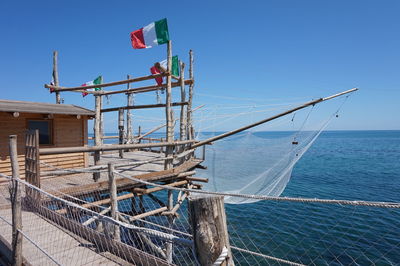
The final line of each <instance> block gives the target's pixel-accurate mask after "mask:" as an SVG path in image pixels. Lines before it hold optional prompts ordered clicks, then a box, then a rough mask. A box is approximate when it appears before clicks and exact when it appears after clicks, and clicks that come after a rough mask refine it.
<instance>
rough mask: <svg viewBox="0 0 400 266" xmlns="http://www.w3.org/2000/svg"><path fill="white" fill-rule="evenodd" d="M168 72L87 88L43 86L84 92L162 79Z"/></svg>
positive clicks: (55, 89) (56, 89) (54, 89)
mask: <svg viewBox="0 0 400 266" xmlns="http://www.w3.org/2000/svg"><path fill="white" fill-rule="evenodd" d="M168 75H169V73H168V72H164V73H160V74H155V75H148V76H143V77H138V78H133V79H126V80H120V81H114V82H108V83H103V84H96V85H89V86H78V87H70V88H67V87H61V86H54V85H50V84H45V85H44V87H45V88H48V89H51V90H53V91H55V92H56V91H76V90H85V89H94V88H104V87H111V86H116V85H122V84H127V83H133V82H139V81H144V80H149V79H155V78H158V77H164V76H168Z"/></svg>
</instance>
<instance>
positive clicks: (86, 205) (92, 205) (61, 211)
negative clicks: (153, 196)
mask: <svg viewBox="0 0 400 266" xmlns="http://www.w3.org/2000/svg"><path fill="white" fill-rule="evenodd" d="M187 183H188V181H186V180H183V181H178V182H174V183H171V184H168V186H171V187H178V186H182V185H186V184H187ZM163 189H164V188H161V187H155V188H151V189H138V188H136V189H134V192H135V193H127V194H124V195H121V196H118V197H117V201H121V200H126V199H130V198H133V197H135V196H142V195H146V194H150V193H153V192H156V191H160V190H163ZM110 202H111V199H110V198H106V199H102V200H97V201H94V202H88V203H84V204H82V205H80V206H81V207H83V208H95V207H98V206H99V205H103V204H109V203H110ZM67 211H68V210H67V209H66V208H62V209H59V210H56V212H57V213H58V214H66V213H67Z"/></svg>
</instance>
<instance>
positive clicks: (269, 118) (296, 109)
mask: <svg viewBox="0 0 400 266" xmlns="http://www.w3.org/2000/svg"><path fill="white" fill-rule="evenodd" d="M356 90H358V89H357V88H354V89H351V90H347V91H344V92H340V93H337V94H334V95H331V96H329V97H325V98H319V99H316V100H313V101H310V102H307V103H305V104H302V105H300V106H298V107H295V108H292V109H290V110H287V111H285V112H283V113H280V114H277V115H274V116H271V117H268V118H266V119H263V120H260V121H258V122H255V123H252V124H249V125H247V126H244V127H241V128H238V129H235V130H232V131H229V132H226V133H223V134H220V135H217V136H215V137H211V138H208V139H206V140H203V141H200V142H198V143H196V144H194V145H193V146H192V148H197V147H200V146H202V145H205V144H208V143H210V142H213V141H217V140H220V139H222V138H226V137H229V136H232V135H234V134H237V133H240V132H242V131H245V130H247V129H250V128H253V127H256V126H258V125H261V124H264V123H267V122H270V121H272V120H275V119H277V118H279V117H282V116H285V115H288V114H290V113H293V112H296V111H298V110H301V109H304V108H306V107H308V106H311V105H315V104H318V103H321V102H324V101H327V100H330V99H333V98H336V97H339V96H342V95H345V94H347V93H351V92H354V91H356Z"/></svg>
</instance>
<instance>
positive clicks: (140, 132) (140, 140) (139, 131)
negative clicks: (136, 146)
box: [138, 126, 142, 143]
mask: <svg viewBox="0 0 400 266" xmlns="http://www.w3.org/2000/svg"><path fill="white" fill-rule="evenodd" d="M141 135H142V127H141V126H139V128H138V137H140V136H141ZM141 142H142V139H141V138H140V139H139V141H138V143H141Z"/></svg>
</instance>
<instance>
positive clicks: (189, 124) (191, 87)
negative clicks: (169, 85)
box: [187, 50, 194, 139]
mask: <svg viewBox="0 0 400 266" xmlns="http://www.w3.org/2000/svg"><path fill="white" fill-rule="evenodd" d="M189 78H190V79H191V80H192V83H191V84H190V85H189V100H188V106H187V134H188V139H193V138H194V136H193V134H192V133H193V130H192V127H193V125H192V123H193V119H192V114H193V110H192V104H193V90H194V75H193V51H192V50H190V51H189Z"/></svg>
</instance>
